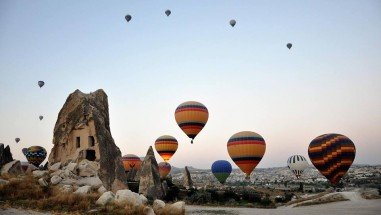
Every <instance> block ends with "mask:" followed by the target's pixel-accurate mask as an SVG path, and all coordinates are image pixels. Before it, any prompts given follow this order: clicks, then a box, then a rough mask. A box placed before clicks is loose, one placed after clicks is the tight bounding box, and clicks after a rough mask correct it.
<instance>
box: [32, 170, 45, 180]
mask: <svg viewBox="0 0 381 215" xmlns="http://www.w3.org/2000/svg"><path fill="white" fill-rule="evenodd" d="M33 176H34V177H35V178H42V177H46V176H49V172H48V171H46V170H34V171H33Z"/></svg>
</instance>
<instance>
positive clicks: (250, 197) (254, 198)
mask: <svg viewBox="0 0 381 215" xmlns="http://www.w3.org/2000/svg"><path fill="white" fill-rule="evenodd" d="M242 200H246V201H248V202H261V194H260V193H258V192H256V191H254V190H244V191H243V192H242Z"/></svg>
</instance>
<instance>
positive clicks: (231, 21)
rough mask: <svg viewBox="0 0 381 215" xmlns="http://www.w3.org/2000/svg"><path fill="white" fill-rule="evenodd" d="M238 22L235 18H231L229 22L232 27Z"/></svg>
mask: <svg viewBox="0 0 381 215" xmlns="http://www.w3.org/2000/svg"><path fill="white" fill-rule="evenodd" d="M236 23H237V22H236V21H235V20H234V19H232V20H230V22H229V24H230V25H231V26H232V27H234V26H235V24H236Z"/></svg>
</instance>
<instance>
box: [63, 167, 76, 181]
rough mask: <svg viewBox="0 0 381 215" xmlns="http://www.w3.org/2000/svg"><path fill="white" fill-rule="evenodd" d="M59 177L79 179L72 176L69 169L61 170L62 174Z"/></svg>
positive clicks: (74, 175)
mask: <svg viewBox="0 0 381 215" xmlns="http://www.w3.org/2000/svg"><path fill="white" fill-rule="evenodd" d="M60 176H61V178H73V179H78V178H79V177H78V176H77V175H76V174H74V173H73V172H72V171H70V170H69V169H65V170H63V173H61V174H60Z"/></svg>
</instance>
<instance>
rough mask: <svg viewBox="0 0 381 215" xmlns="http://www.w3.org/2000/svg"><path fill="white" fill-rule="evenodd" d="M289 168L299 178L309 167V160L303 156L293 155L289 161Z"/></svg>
mask: <svg viewBox="0 0 381 215" xmlns="http://www.w3.org/2000/svg"><path fill="white" fill-rule="evenodd" d="M287 166H288V168H289V169H290V170H291V171H292V172H293V173H294V174H295V176H296V178H299V177H300V175H301V174H302V173H303V171H304V170H305V169H306V168H307V167H308V162H307V159H306V158H305V157H303V156H301V155H293V156H291V157H289V158H288V160H287Z"/></svg>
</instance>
